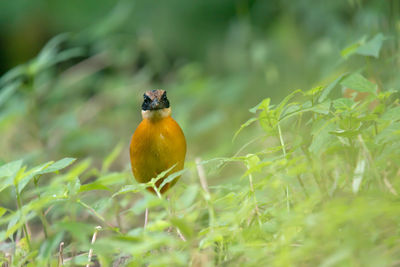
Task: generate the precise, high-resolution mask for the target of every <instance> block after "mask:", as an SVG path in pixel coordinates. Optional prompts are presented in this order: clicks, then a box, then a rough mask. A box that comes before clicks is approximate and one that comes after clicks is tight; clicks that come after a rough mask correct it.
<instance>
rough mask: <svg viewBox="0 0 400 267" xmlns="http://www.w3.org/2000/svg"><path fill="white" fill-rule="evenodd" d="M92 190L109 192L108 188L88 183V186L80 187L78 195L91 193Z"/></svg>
mask: <svg viewBox="0 0 400 267" xmlns="http://www.w3.org/2000/svg"><path fill="white" fill-rule="evenodd" d="M92 190H107V191H110V190H111V189H110V188H109V187H107V186H105V185H103V184H102V183H98V182H94V183H90V184H84V185H81V187H80V188H79V193H81V192H87V191H92Z"/></svg>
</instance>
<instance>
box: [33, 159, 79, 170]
mask: <svg viewBox="0 0 400 267" xmlns="http://www.w3.org/2000/svg"><path fill="white" fill-rule="evenodd" d="M75 160H76V159H74V158H63V159H60V160H59V161H56V162H54V163H53V164H51V165H50V166H49V167H47V168H45V169H44V170H42V171H40V172H39V173H38V174H45V173H50V172H56V171H59V170H61V169H64V168H66V167H68V166H69V165H71V164H72V163H73V162H74V161H75Z"/></svg>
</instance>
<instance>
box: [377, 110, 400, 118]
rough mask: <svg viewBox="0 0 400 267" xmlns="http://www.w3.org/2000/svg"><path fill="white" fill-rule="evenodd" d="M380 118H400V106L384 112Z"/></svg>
mask: <svg viewBox="0 0 400 267" xmlns="http://www.w3.org/2000/svg"><path fill="white" fill-rule="evenodd" d="M380 119H381V120H386V121H397V120H400V107H395V108H391V109H389V110H387V111H386V112H385V113H383V115H382V117H381V118H380Z"/></svg>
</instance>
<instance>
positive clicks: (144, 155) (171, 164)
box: [129, 90, 186, 225]
mask: <svg viewBox="0 0 400 267" xmlns="http://www.w3.org/2000/svg"><path fill="white" fill-rule="evenodd" d="M129 153H130V162H131V167H132V172H133V175H134V177H135V179H136V181H138V182H139V183H147V182H149V181H150V180H151V179H152V178H155V177H157V176H158V175H159V174H161V173H162V172H164V171H166V170H168V169H171V170H170V171H168V172H167V173H166V174H165V176H164V177H162V178H161V179H159V180H158V181H157V182H156V185H155V186H156V188H157V190H158V191H159V193H161V194H163V193H165V192H166V191H167V190H168V189H170V188H171V187H172V186H173V185H174V184H175V183H176V182H177V181H178V179H179V178H180V176H178V177H176V178H175V179H174V180H172V181H171V182H168V183H166V184H165V185H164V186H163V187H162V188H160V186H161V184H162V183H163V181H164V179H165V178H167V177H168V176H169V175H171V174H173V173H175V172H178V171H181V170H182V169H183V168H184V162H185V157H186V139H185V135H184V133H183V131H182V129H181V127H180V126H179V124H178V123H177V122H176V121H175V120H174V119H173V118H172V117H171V107H170V103H169V100H168V98H167V92H166V91H165V90H151V91H147V92H145V93H144V95H143V103H142V121H141V122H140V124H139V125H138V126H137V128H136V130H135V131H134V133H133V135H132V138H131V143H130V146H129ZM147 190H148V191H150V192H152V193H157V192H156V191H155V190H154V188H152V187H148V188H147ZM147 213H148V211H147V210H146V219H145V220H147ZM145 225H146V221H145Z"/></svg>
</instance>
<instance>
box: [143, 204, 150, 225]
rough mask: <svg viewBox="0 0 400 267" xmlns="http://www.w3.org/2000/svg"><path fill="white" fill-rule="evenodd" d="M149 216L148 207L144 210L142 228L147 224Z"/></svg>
mask: <svg viewBox="0 0 400 267" xmlns="http://www.w3.org/2000/svg"><path fill="white" fill-rule="evenodd" d="M148 218H149V208H146V211H145V212H144V228H146V226H147V221H148Z"/></svg>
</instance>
